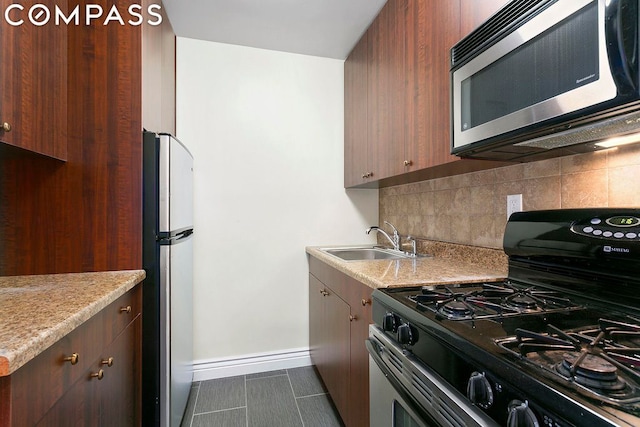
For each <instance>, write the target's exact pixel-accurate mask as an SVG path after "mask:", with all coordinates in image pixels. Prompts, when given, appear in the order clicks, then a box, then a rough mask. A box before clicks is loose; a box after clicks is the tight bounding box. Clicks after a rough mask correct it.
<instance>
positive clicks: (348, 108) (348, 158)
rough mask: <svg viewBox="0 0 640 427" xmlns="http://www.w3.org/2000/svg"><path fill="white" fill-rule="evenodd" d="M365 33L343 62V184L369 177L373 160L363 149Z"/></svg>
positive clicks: (365, 136)
mask: <svg viewBox="0 0 640 427" xmlns="http://www.w3.org/2000/svg"><path fill="white" fill-rule="evenodd" d="M367 41H368V38H367V34H366V33H365V35H364V36H362V38H361V39H360V41H359V42H358V44H356V46H355V47H354V48H353V50H352V51H351V54H349V57H348V58H347V59H346V61H345V62H344V186H345V187H352V186H354V185H359V184H362V183H365V182H367V181H368V180H369V177H368V176H367V174H369V173H371V172H373V159H370V158H369V155H370V154H371V153H370V152H369V150H368V149H367V139H368V138H367V126H368V123H367V49H368V43H367Z"/></svg>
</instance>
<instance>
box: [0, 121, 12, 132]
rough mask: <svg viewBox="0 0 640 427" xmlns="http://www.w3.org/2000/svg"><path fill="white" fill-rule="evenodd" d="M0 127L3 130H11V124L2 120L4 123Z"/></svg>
mask: <svg viewBox="0 0 640 427" xmlns="http://www.w3.org/2000/svg"><path fill="white" fill-rule="evenodd" d="M0 129H1V130H2V131H3V132H11V125H10V124H9V123H7V122H2V125H0Z"/></svg>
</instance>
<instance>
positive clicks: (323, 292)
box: [320, 289, 329, 297]
mask: <svg viewBox="0 0 640 427" xmlns="http://www.w3.org/2000/svg"><path fill="white" fill-rule="evenodd" d="M320 293H321V294H322V296H323V297H326V296H328V295H329V292H327V291H325V290H324V289H323V290H321V291H320Z"/></svg>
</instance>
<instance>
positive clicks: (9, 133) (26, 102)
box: [0, 0, 68, 160]
mask: <svg viewBox="0 0 640 427" xmlns="http://www.w3.org/2000/svg"><path fill="white" fill-rule="evenodd" d="M14 3H15V2H14V1H11V0H0V5H1V8H2V11H3V12H4V11H7V14H8V17H9V19H11V20H12V21H14V22H20V21H23V22H22V23H21V24H20V25H10V24H9V23H7V22H3V23H2V25H0V40H2V50H0V82H2V83H1V84H0V88H1V91H2V92H1V93H0V141H1V142H2V143H4V144H7V145H9V146H13V147H18V148H22V149H25V150H28V151H32V152H35V153H39V154H43V155H45V156H49V157H54V158H56V159H60V160H66V159H67V31H68V30H67V27H66V26H65V25H54V24H53V23H52V22H50V23H48V24H46V25H42V26H36V25H33V24H32V23H31V22H29V19H28V11H29V5H25V6H23V10H19V9H17V8H13V9H9V10H8V9H7V7H8V6H9V5H11V4H14ZM56 6H57V7H58V8H60V9H61V10H63V11H65V12H66V10H67V0H59V1H56Z"/></svg>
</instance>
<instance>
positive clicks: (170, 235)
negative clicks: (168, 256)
mask: <svg viewBox="0 0 640 427" xmlns="http://www.w3.org/2000/svg"><path fill="white" fill-rule="evenodd" d="M192 235H193V228H187V229H184V230H177V231H168V232H166V231H165V232H161V233H158V243H159V244H161V245H173V244H176V243H180V242H181V241H183V240H186V239H188V238H190V237H191V236H192Z"/></svg>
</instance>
